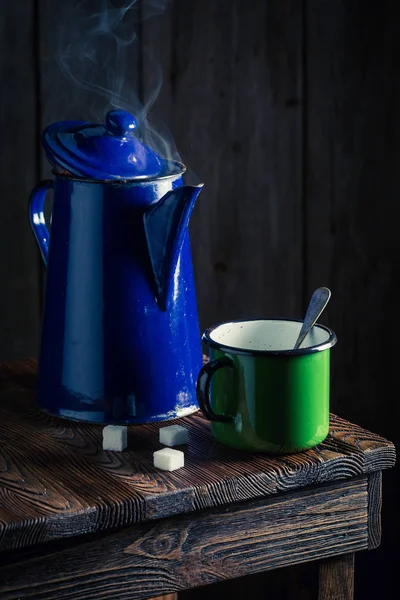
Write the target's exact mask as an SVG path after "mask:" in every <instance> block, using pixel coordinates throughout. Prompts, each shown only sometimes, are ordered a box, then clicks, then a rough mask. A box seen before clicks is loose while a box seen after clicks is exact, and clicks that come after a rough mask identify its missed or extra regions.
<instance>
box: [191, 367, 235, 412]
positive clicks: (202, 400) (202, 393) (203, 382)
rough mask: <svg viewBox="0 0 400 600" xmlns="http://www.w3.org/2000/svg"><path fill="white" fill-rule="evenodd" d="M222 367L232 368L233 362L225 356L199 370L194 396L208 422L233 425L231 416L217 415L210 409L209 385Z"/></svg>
mask: <svg viewBox="0 0 400 600" xmlns="http://www.w3.org/2000/svg"><path fill="white" fill-rule="evenodd" d="M224 367H230V368H232V367H233V362H232V360H231V359H230V358H228V357H227V356H225V357H223V358H217V359H216V360H211V361H210V362H208V363H206V364H205V365H204V366H203V367H202V369H201V370H200V373H199V376H198V378H197V386H196V394H197V401H198V403H199V406H200V410H201V412H202V413H203V415H204V416H205V417H206V418H207V419H208V420H209V421H217V422H218V423H233V421H234V419H233V417H232V416H231V415H217V414H216V413H215V412H214V411H213V409H212V408H211V401H210V384H211V378H212V376H213V375H214V373H216V372H217V371H218V370H219V369H223V368H224Z"/></svg>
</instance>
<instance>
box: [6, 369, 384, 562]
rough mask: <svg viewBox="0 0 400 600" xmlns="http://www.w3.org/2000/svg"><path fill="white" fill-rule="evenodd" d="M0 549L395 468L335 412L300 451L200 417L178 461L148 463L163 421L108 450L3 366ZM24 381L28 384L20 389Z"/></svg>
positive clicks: (96, 428) (377, 441)
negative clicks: (247, 441) (273, 449)
mask: <svg viewBox="0 0 400 600" xmlns="http://www.w3.org/2000/svg"><path fill="white" fill-rule="evenodd" d="M0 374H1V376H0V439H1V440H2V444H1V447H0V465H2V466H1V469H0V502H1V507H2V510H3V511H4V514H3V515H2V518H1V519H0V550H2V551H3V552H4V551H6V550H7V551H9V550H16V549H18V548H28V547H30V546H33V545H36V544H41V543H44V542H52V541H56V540H62V539H67V538H74V537H77V536H82V535H87V534H89V533H94V532H100V531H103V532H106V531H111V530H113V529H115V528H117V527H124V526H129V525H132V524H134V523H137V522H141V521H150V520H157V519H160V518H164V517H168V516H171V515H176V514H184V513H189V512H193V511H201V510H203V509H205V508H209V507H214V506H221V505H230V504H231V503H237V502H241V501H244V500H249V499H254V498H260V497H265V496H269V495H273V494H277V493H278V492H281V491H284V492H286V491H291V490H295V489H297V488H302V487H306V486H318V485H320V484H322V483H325V482H330V481H335V480H339V479H351V478H353V477H356V476H358V475H363V474H368V473H372V472H374V471H376V470H381V469H385V468H389V467H391V466H393V464H394V462H395V451H394V447H393V445H392V444H391V442H389V441H387V440H385V439H383V438H381V437H379V436H377V435H375V434H374V433H371V432H369V431H366V430H363V429H361V428H360V427H358V426H357V425H353V424H351V423H349V422H347V421H344V420H342V419H340V418H338V417H336V416H334V415H332V417H331V430H330V434H329V436H328V438H327V439H326V440H325V441H324V442H323V443H322V444H320V445H319V446H317V447H316V448H313V449H311V450H308V451H306V452H301V453H298V454H292V455H285V456H269V455H267V454H246V453H244V452H238V451H233V450H232V449H230V448H227V447H224V446H222V445H220V444H218V443H217V442H215V441H214V439H213V437H212V435H211V432H210V426H209V423H208V422H207V421H206V420H205V419H204V418H203V417H202V416H201V415H200V414H199V413H197V414H194V415H192V416H190V417H186V418H184V419H180V420H179V421H178V422H179V423H181V424H182V425H183V426H184V427H186V428H187V429H188V431H189V444H188V445H187V447H185V467H184V468H183V469H180V470H178V471H176V472H173V473H167V472H164V471H159V470H156V469H154V466H153V452H154V451H155V450H157V449H159V448H160V447H161V445H160V443H159V441H158V440H159V436H158V430H159V428H160V427H161V426H162V423H152V424H145V425H139V426H130V427H129V428H128V449H127V450H126V451H124V452H105V451H103V449H102V426H101V425H94V424H87V423H78V422H71V421H68V420H63V419H58V418H53V417H50V416H48V415H46V414H45V413H43V412H42V411H40V410H39V408H38V406H37V404H36V403H35V402H34V400H33V395H32V390H33V389H34V387H35V378H34V377H33V376H32V364H31V363H28V364H26V366H25V375H24V369H23V365H20V364H17V366H16V375H15V382H16V383H15V384H14V386H13V384H12V382H13V368H12V367H11V366H8V367H5V368H0ZM24 386H25V387H24Z"/></svg>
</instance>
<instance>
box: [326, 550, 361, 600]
mask: <svg viewBox="0 0 400 600" xmlns="http://www.w3.org/2000/svg"><path fill="white" fill-rule="evenodd" d="M353 598H354V552H350V553H349V554H345V555H344V556H335V557H334V558H329V559H328V560H324V561H322V562H321V564H320V567H319V589H318V600H353Z"/></svg>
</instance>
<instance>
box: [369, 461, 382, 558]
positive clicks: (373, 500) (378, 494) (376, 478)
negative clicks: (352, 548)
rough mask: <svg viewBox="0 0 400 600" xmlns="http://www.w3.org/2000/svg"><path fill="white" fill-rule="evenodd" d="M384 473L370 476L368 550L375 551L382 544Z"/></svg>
mask: <svg viewBox="0 0 400 600" xmlns="http://www.w3.org/2000/svg"><path fill="white" fill-rule="evenodd" d="M381 513H382V473H381V472H379V471H378V472H376V473H371V474H370V475H369V476H368V548H369V549H370V550H373V549H374V548H377V547H378V546H379V544H380V543H381V536H382V523H381Z"/></svg>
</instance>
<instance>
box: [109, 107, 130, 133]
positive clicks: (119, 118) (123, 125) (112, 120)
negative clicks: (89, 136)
mask: <svg viewBox="0 0 400 600" xmlns="http://www.w3.org/2000/svg"><path fill="white" fill-rule="evenodd" d="M137 126H138V123H137V121H136V119H135V117H134V116H133V115H131V114H130V113H129V112H127V111H126V110H110V111H109V112H108V113H107V115H106V130H107V133H109V134H111V135H115V136H116V137H126V136H127V135H129V134H132V133H133V130H134V129H136V128H137Z"/></svg>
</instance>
